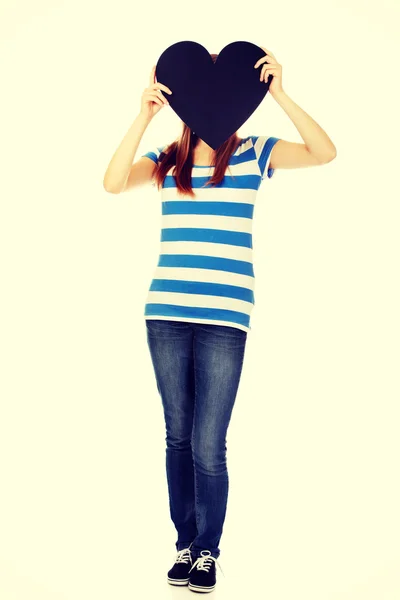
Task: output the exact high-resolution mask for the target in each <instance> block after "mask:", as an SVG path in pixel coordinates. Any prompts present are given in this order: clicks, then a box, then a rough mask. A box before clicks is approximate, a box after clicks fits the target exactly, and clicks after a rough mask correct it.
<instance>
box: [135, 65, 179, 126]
mask: <svg viewBox="0 0 400 600" xmlns="http://www.w3.org/2000/svg"><path fill="white" fill-rule="evenodd" d="M155 73H156V65H154V67H153V68H152V70H151V73H150V82H149V87H147V88H146V89H145V90H144V92H143V94H142V102H141V108H140V113H141V114H142V115H145V117H146V118H148V119H152V118H153V117H154V115H156V114H157V113H158V112H159V110H161V108H162V107H163V106H164V105H165V104H169V102H168V100H167V98H166V97H165V96H164V94H163V93H162V92H161V91H160V90H164V91H165V92H167V93H168V94H172V92H171V90H170V89H169V88H168V87H167V86H166V85H164V84H162V83H160V82H159V81H157V82H156V81H155Z"/></svg>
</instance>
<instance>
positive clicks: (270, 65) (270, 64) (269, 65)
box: [254, 46, 283, 96]
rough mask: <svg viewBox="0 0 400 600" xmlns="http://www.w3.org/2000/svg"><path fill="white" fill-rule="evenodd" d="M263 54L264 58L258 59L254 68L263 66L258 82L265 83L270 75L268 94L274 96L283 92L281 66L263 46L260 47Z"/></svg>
mask: <svg viewBox="0 0 400 600" xmlns="http://www.w3.org/2000/svg"><path fill="white" fill-rule="evenodd" d="M260 48H262V49H263V50H264V52H265V56H263V57H261V58H259V59H258V61H257V62H256V64H255V65H254V68H257V67H259V66H260V65H262V64H263V63H265V64H263V66H262V68H261V71H260V81H265V83H267V81H268V76H269V75H272V81H271V83H270V86H269V88H268V91H269V93H270V94H271V95H272V96H274V95H275V94H277V93H279V92H283V88H282V65H280V64H279V63H278V61H277V60H276V58H275V56H274V55H273V54H272V52H270V51H269V50H266V49H265V48H264V47H263V46H260Z"/></svg>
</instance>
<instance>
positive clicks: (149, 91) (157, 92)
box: [147, 87, 169, 104]
mask: <svg viewBox="0 0 400 600" xmlns="http://www.w3.org/2000/svg"><path fill="white" fill-rule="evenodd" d="M147 93H148V94H152V95H154V94H156V95H157V96H158V98H160V99H161V100H162V101H163V102H164V104H169V101H168V99H167V98H166V97H165V96H164V94H163V93H162V92H161V91H160V90H155V89H154V88H153V87H151V88H147Z"/></svg>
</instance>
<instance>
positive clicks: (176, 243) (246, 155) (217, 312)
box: [142, 136, 280, 332]
mask: <svg viewBox="0 0 400 600" xmlns="http://www.w3.org/2000/svg"><path fill="white" fill-rule="evenodd" d="M279 139H280V138H276V137H267V136H248V137H246V138H244V139H242V140H241V142H240V144H239V146H238V147H237V149H236V150H235V152H234V153H233V154H232V156H231V158H230V159H229V163H228V167H227V170H226V173H225V176H224V179H223V180H222V181H221V183H220V184H218V185H217V186H207V187H206V188H202V187H201V186H202V185H204V183H205V182H206V181H208V180H209V179H210V177H211V174H212V172H213V169H214V167H213V166H211V167H209V166H199V165H193V171H192V188H193V191H194V193H195V194H196V197H195V198H191V197H190V196H182V195H181V194H179V195H178V194H177V193H176V185H175V177H174V176H173V175H171V172H172V170H173V169H174V166H171V169H170V170H169V171H168V173H167V175H166V177H165V179H164V182H163V186H162V190H161V200H162V217H161V240H160V256H159V260H158V264H157V267H156V269H155V271H154V274H153V280H152V282H151V285H150V289H149V291H148V294H147V298H146V304H145V312H144V316H145V319H168V320H172V321H191V322H195V323H211V324H214V325H225V326H230V327H237V328H238V329H242V330H243V331H246V332H248V331H250V329H251V327H250V315H251V312H252V309H253V306H254V302H255V300H254V287H255V286H254V284H255V280H254V270H253V243H252V224H253V213H254V206H255V199H256V195H257V191H258V189H259V187H260V185H261V182H262V181H263V180H267V179H269V178H271V177H272V175H273V173H274V170H273V169H271V168H270V167H269V162H270V158H271V150H272V148H273V146H274V144H275V143H276V142H277V141H278V140H279ZM165 147H166V146H161V147H157V148H154V150H153V151H150V152H147V153H146V154H143V155H142V156H147V157H148V158H150V159H151V160H153V161H154V162H155V163H156V164H157V161H158V159H159V156H160V154H161V152H162V150H163V149H164V148H165ZM231 175H234V177H232V176H231Z"/></svg>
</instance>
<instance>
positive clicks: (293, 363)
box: [0, 0, 400, 600]
mask: <svg viewBox="0 0 400 600" xmlns="http://www.w3.org/2000/svg"><path fill="white" fill-rule="evenodd" d="M0 22H1V25H0V31H1V48H0V50H1V53H0V57H1V58H0V60H1V87H2V92H1V123H0V126H1V138H0V139H1V156H0V158H1V173H2V175H1V215H0V217H1V218H0V243H1V247H0V250H1V288H2V289H1V335H0V337H1V390H0V392H1V415H0V417H1V418H0V466H1V472H0V485H1V494H0V597H1V598H2V600H36V599H38V600H39V599H40V600H91V599H96V600H103V599H111V598H112V599H118V600H125V599H131V598H134V599H136V598H140V599H145V598H155V597H157V598H158V599H164V598H178V597H179V598H180V597H183V596H182V594H185V595H186V594H191V592H190V591H188V590H187V589H175V588H172V586H168V584H167V580H166V574H167V571H168V569H169V568H170V567H171V566H172V564H173V562H174V559H175V541H176V532H175V529H174V527H173V524H172V522H171V520H170V517H169V507H168V493H167V483H166V477H165V430H164V420H163V414H162V409H161V400H160V398H159V396H158V391H157V388H156V383H155V377H154V373H153V367H152V364H151V359H150V354H149V351H148V348H147V342H146V333H145V323H144V317H143V314H144V313H143V311H144V301H145V297H146V294H147V290H148V287H149V285H150V282H151V277H152V273H153V270H154V268H155V266H156V263H157V260H158V251H159V235H160V231H159V225H160V215H161V207H160V196H159V193H158V192H157V191H156V189H155V188H153V187H151V186H150V185H149V186H145V187H141V188H136V189H134V190H133V191H131V192H128V193H126V194H122V195H120V196H114V195H112V194H107V192H105V191H104V190H103V187H102V183H103V176H104V173H105V170H106V168H107V166H108V163H109V161H110V159H111V157H112V155H113V153H114V151H115V149H116V148H117V146H118V145H119V143H120V141H121V140H122V138H123V136H124V135H125V133H126V131H127V130H128V128H129V127H130V125H131V123H132V121H133V120H134V118H135V116H136V115H137V114H138V112H139V110H140V99H141V94H142V91H143V89H144V88H145V87H147V86H148V81H149V74H150V71H151V68H152V66H153V65H154V64H156V62H157V60H158V57H159V56H160V54H161V53H162V52H163V51H164V49H165V48H167V47H168V46H169V45H171V44H173V43H175V42H178V41H182V40H193V41H196V42H199V43H201V44H203V45H204V46H205V47H206V48H207V50H208V51H209V52H214V53H218V52H220V50H221V49H222V48H223V47H224V46H225V45H227V44H229V43H231V42H233V41H236V40H246V41H250V42H253V43H255V44H258V45H260V46H264V47H266V48H267V49H269V50H271V51H272V52H273V53H274V54H275V56H276V58H277V60H278V61H279V62H280V63H281V64H282V67H283V87H284V90H285V91H286V93H287V94H288V95H289V96H290V97H291V98H292V99H293V100H294V101H295V102H296V103H297V104H299V106H301V107H302V108H303V109H304V110H305V111H306V112H307V113H308V114H310V115H311V116H312V117H313V118H314V119H315V120H316V121H317V122H318V123H319V124H320V125H321V127H323V128H324V129H325V131H326V132H327V133H328V135H329V136H330V137H331V139H332V141H333V143H334V144H335V146H336V148H337V157H336V159H335V160H334V161H333V162H331V163H329V164H327V165H324V166H322V167H319V168H318V167H314V168H308V169H294V170H277V171H276V173H275V175H274V177H273V179H272V180H271V181H266V182H263V184H262V186H261V188H260V191H259V194H258V196H257V207H256V211H255V221H254V248H255V272H256V306H255V308H254V311H253V314H252V320H251V325H252V331H251V332H250V333H249V335H248V342H247V347H246V356H245V362H244V367H243V374H242V379H241V383H240V388H239V393H238V397H237V400H236V404H235V407H234V411H233V415H232V420H231V424H230V427H229V431H228V438H227V446H228V471H229V478H230V490H229V500H228V509H227V516H226V520H225V525H224V532H223V535H222V538H221V543H220V549H221V555H220V557H219V561H218V562H219V563H220V566H221V568H222V570H223V573H224V575H225V578H224V577H223V575H222V574H221V571H220V570H219V568H218V567H217V588H216V591H215V592H214V594H212V595H213V597H218V598H220V599H225V598H229V599H230V600H231V599H232V598H245V597H248V598H260V599H264V598H265V599H267V598H268V599H271V600H289V599H290V600H303V599H307V600H339V599H340V600H369V599H372V598H373V599H376V600H398V598H399V597H400V579H399V571H400V547H399V542H398V541H399V538H400V517H399V510H398V507H399V505H400V491H399V454H400V442H399V416H400V410H399V398H400V394H399V391H400V389H399V388H400V386H399V381H398V368H399V358H400V356H399V355H400V352H399V334H400V327H399V325H400V321H399V311H398V307H399V304H400V302H399V301H400V297H399V296H400V294H399V287H398V280H399V277H398V275H399V254H400V253H399V250H400V244H399V216H400V211H399V205H398V200H399V185H398V172H399V168H398V158H399V152H398V140H399V119H398V100H399V98H398V93H396V89H398V87H397V86H398V76H397V71H398V60H399V42H398V31H399V4H398V3H396V2H395V1H394V0H392V1H391V2H390V1H389V0H384V1H382V0H381V1H380V2H379V3H378V4H377V3H376V2H362V1H361V0H360V1H354V0H346V1H345V0H342V1H339V0H336V1H331V2H329V1H324V2H323V3H321V2H311V1H307V0H306V1H305V2H295V1H294V0H293V1H291V2H274V3H268V2H251V1H246V2H242V3H237V4H235V3H233V2H229V3H222V2H215V1H213V2H209V1H206V2H194V3H186V2H177V1H175V0H173V1H170V2H160V1H157V2H148V3H146V2H140V3H134V2H123V1H121V0H114V1H113V2H108V3H101V2H87V1H86V2H85V1H82V0H80V1H79V2H76V1H75V2H74V1H73V0H70V1H69V2H60V1H59V2H56V1H53V2H50V1H43V0H42V1H40V0H37V1H35V2H34V3H31V2H27V1H25V2H22V1H19V2H11V0H6V1H5V2H3V3H2V7H1V13H0ZM396 37H397V39H396ZM180 127H181V124H180V119H179V118H178V117H177V115H176V114H175V113H174V112H173V110H172V109H171V108H164V109H163V110H162V111H160V113H159V114H158V115H157V116H156V117H155V118H154V119H153V121H152V122H151V124H150V125H149V127H148V129H147V130H146V131H145V134H144V136H143V138H142V141H141V144H140V147H139V149H138V152H137V157H136V158H139V156H140V155H141V154H142V153H144V152H146V151H148V150H151V149H153V148H154V146H159V145H162V144H165V143H167V142H169V141H170V140H172V139H174V138H175V137H176V135H177V134H178V132H179V131H180ZM238 133H239V135H240V136H242V137H244V136H246V135H273V136H277V137H280V138H283V139H286V140H289V141H295V142H301V141H302V139H301V137H300V136H299V134H298V132H297V130H296V128H295V126H294V124H293V123H292V122H291V120H290V119H289V118H288V116H287V115H286V114H285V112H284V111H283V110H282V109H281V108H280V107H279V105H278V104H277V103H276V102H275V101H274V99H273V98H272V97H271V96H270V95H269V94H267V96H266V98H265V100H264V101H263V102H262V104H261V105H260V106H259V107H258V109H257V110H256V112H255V113H254V114H253V115H252V116H251V118H250V119H249V120H248V121H247V122H246V123H245V124H244V125H243V126H242V127H241V129H240V130H239V132H238Z"/></svg>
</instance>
